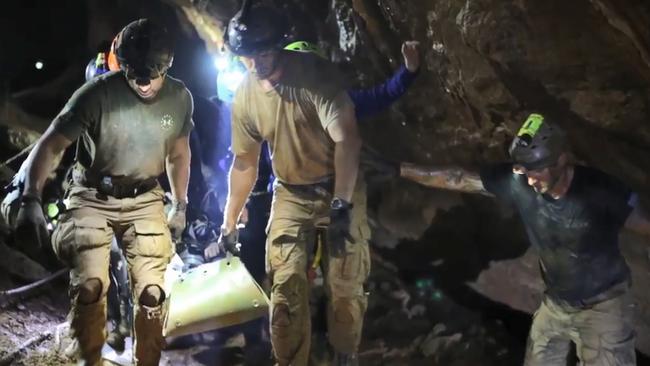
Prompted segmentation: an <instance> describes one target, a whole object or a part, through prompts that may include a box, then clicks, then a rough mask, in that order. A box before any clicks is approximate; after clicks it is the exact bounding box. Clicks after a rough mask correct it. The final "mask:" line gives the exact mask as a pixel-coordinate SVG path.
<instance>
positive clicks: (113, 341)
mask: <svg viewBox="0 0 650 366" xmlns="http://www.w3.org/2000/svg"><path fill="white" fill-rule="evenodd" d="M111 323H113V324H112V325H113V326H112V327H111V331H110V332H108V336H107V337H106V343H107V344H108V345H109V346H111V348H113V349H114V350H115V352H117V353H122V352H124V348H125V338H126V335H128V329H126V330H125V329H124V328H123V326H122V324H121V323H123V322H120V324H118V323H117V322H115V321H111Z"/></svg>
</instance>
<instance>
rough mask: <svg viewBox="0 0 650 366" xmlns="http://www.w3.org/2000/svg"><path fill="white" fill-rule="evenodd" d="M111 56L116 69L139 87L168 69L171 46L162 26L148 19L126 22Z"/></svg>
mask: <svg viewBox="0 0 650 366" xmlns="http://www.w3.org/2000/svg"><path fill="white" fill-rule="evenodd" d="M115 55H116V57H117V61H118V63H119V65H120V68H121V69H122V70H123V71H124V73H125V74H126V76H127V77H128V78H130V79H136V83H137V84H139V85H146V84H148V83H149V80H150V79H154V78H156V77H158V76H161V75H164V74H165V73H166V72H167V69H169V68H170V67H171V66H172V61H173V59H174V51H173V45H172V42H171V39H170V36H169V33H168V32H167V29H165V28H164V27H163V26H161V25H159V24H156V23H154V22H153V21H151V20H149V19H138V20H136V21H134V22H131V23H129V24H128V25H127V26H126V27H124V29H122V31H120V33H119V34H118V35H117V37H116V39H115Z"/></svg>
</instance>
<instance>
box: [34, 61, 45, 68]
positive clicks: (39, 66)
mask: <svg viewBox="0 0 650 366" xmlns="http://www.w3.org/2000/svg"><path fill="white" fill-rule="evenodd" d="M43 66H45V64H44V63H43V61H36V63H35V64H34V67H35V68H36V70H42V69H43Z"/></svg>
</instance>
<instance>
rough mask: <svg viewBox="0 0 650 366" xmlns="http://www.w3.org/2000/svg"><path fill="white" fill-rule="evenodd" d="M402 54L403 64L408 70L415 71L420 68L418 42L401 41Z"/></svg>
mask: <svg viewBox="0 0 650 366" xmlns="http://www.w3.org/2000/svg"><path fill="white" fill-rule="evenodd" d="M402 56H404V65H406V69H407V70H408V71H410V72H417V71H418V69H419V68H420V42H418V41H406V42H404V43H402Z"/></svg>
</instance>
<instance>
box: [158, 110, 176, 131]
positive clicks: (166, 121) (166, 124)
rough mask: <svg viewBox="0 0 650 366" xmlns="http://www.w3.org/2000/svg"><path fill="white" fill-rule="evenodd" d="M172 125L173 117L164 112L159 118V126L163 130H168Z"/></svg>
mask: <svg viewBox="0 0 650 366" xmlns="http://www.w3.org/2000/svg"><path fill="white" fill-rule="evenodd" d="M173 125H174V119H173V118H172V116H170V115H169V114H166V115H164V116H163V117H162V119H161V120H160V128H162V129H163V130H165V131H166V130H169V129H170V128H172V126H173Z"/></svg>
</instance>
